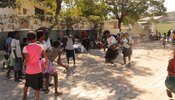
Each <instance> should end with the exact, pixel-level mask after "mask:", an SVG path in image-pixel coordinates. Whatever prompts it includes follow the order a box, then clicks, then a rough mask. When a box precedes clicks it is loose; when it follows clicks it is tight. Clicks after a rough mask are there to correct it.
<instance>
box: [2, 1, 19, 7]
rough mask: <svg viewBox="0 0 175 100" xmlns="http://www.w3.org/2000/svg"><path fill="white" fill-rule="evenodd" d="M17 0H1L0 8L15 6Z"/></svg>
mask: <svg viewBox="0 0 175 100" xmlns="http://www.w3.org/2000/svg"><path fill="white" fill-rule="evenodd" d="M15 6H16V0H0V8H6V7H13V8H14V7H15Z"/></svg>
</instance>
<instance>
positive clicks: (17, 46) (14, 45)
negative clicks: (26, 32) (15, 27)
mask: <svg viewBox="0 0 175 100" xmlns="http://www.w3.org/2000/svg"><path fill="white" fill-rule="evenodd" d="M11 47H12V57H13V58H15V54H14V52H13V50H16V56H17V57H18V58H20V57H22V54H21V47H20V43H19V40H17V39H13V40H12V43H11Z"/></svg>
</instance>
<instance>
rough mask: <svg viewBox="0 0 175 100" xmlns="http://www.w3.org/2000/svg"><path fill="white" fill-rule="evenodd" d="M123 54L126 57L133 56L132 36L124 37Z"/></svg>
mask: <svg viewBox="0 0 175 100" xmlns="http://www.w3.org/2000/svg"><path fill="white" fill-rule="evenodd" d="M122 41H123V51H122V53H123V55H124V57H127V56H131V55H132V47H131V45H130V44H131V43H132V40H131V38H130V37H129V38H128V39H127V38H123V40H122Z"/></svg>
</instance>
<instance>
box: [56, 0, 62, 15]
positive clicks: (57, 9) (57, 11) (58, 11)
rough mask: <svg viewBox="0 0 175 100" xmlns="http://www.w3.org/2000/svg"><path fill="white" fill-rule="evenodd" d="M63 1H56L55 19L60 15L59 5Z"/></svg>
mask: <svg viewBox="0 0 175 100" xmlns="http://www.w3.org/2000/svg"><path fill="white" fill-rule="evenodd" d="M62 1H63V0H56V4H57V7H56V12H55V16H56V17H57V16H58V15H59V13H60V10H61V3H62Z"/></svg>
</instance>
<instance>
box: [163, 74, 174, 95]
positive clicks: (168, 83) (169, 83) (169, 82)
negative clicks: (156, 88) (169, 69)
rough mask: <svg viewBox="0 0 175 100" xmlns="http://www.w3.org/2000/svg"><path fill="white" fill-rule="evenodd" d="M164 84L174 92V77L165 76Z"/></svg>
mask: <svg viewBox="0 0 175 100" xmlns="http://www.w3.org/2000/svg"><path fill="white" fill-rule="evenodd" d="M165 86H166V87H167V88H168V89H169V90H170V91H171V92H173V93H175V77H174V76H167V78H166V80H165Z"/></svg>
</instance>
